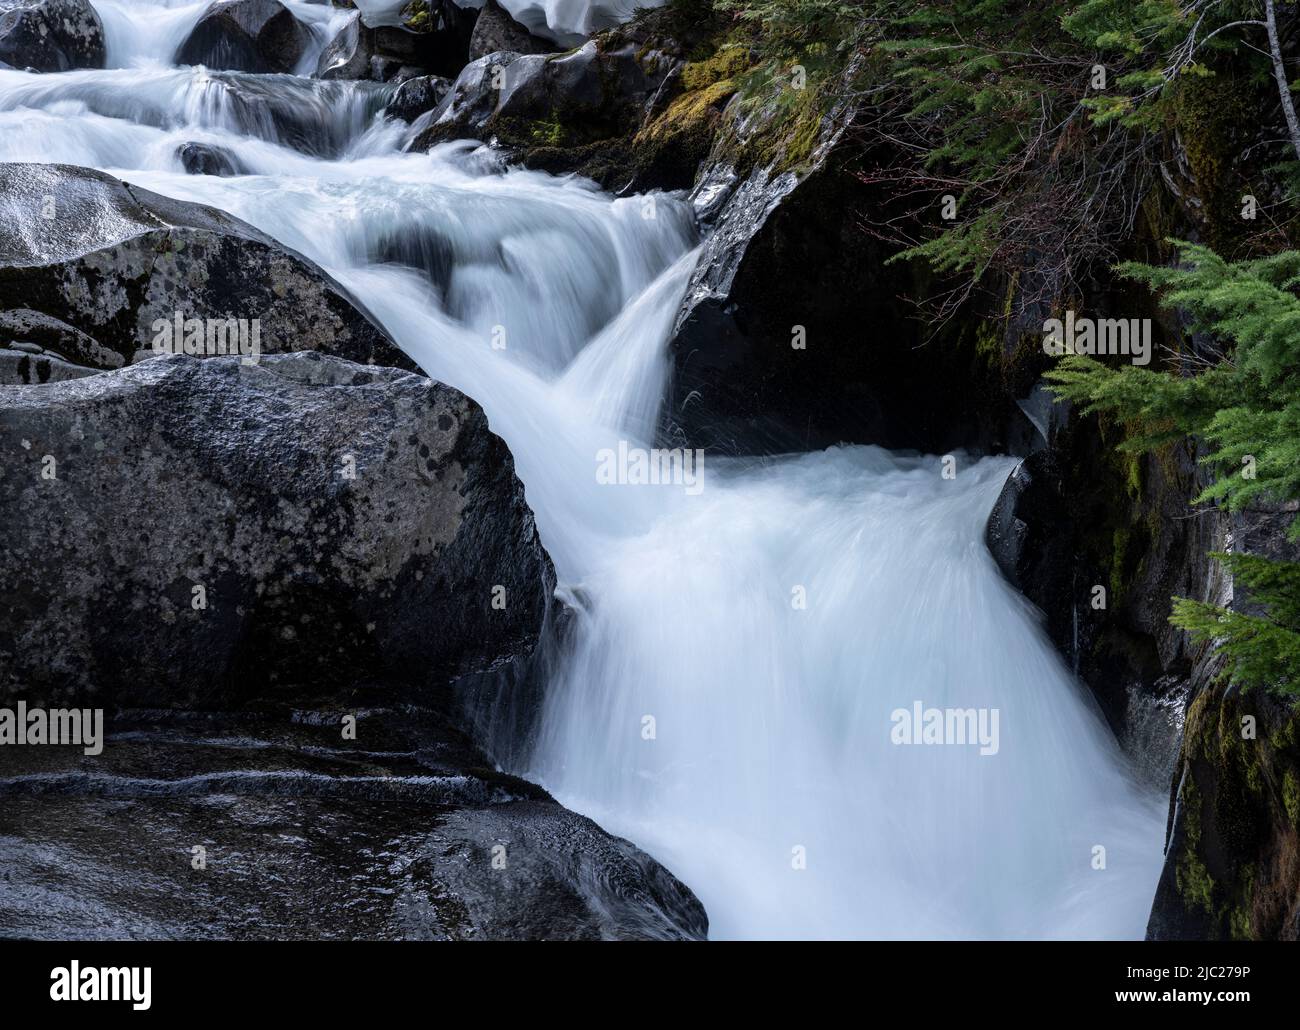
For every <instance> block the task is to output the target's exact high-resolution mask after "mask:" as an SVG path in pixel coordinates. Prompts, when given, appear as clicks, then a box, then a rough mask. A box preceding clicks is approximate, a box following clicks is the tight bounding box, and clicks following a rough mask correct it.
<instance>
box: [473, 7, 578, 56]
mask: <svg viewBox="0 0 1300 1030" xmlns="http://www.w3.org/2000/svg"><path fill="white" fill-rule="evenodd" d="M556 49H557V47H556V46H555V45H554V44H553V43H551V42H550V40H546V39H542V38H541V37H540V36H534V35H533V34H532V33H531V32H529V31H528V30H527V29H526V28H524V26H522V25H520V24H519V22H517V21H515V20H514V18H512V17H511V16H510V12H509V11H507V10H506V9H505V8H504V7H502V6H501V5H500V4H498V3H497V2H496V0H487V2H486V3H484V5H483V8H482V10H480V11H479V16H478V21H476V22H475V23H474V34H473V35H472V36H470V40H469V59H470V60H471V61H476V60H478V59H479V58H480V57H486V56H487V55H488V54H494V53H496V52H497V51H499V50H507V51H509V52H510V53H512V54H549V53H553V52H554V51H555V50H556Z"/></svg>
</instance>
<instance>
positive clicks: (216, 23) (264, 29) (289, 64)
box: [176, 0, 311, 73]
mask: <svg viewBox="0 0 1300 1030" xmlns="http://www.w3.org/2000/svg"><path fill="white" fill-rule="evenodd" d="M310 43H311V30H310V29H308V28H307V26H306V25H304V24H303V23H302V22H300V21H299V20H298V19H297V18H295V17H294V16H293V13H292V12H291V11H290V10H289V9H288V8H287V7H285V6H284V5H283V4H282V3H279V0H217V2H215V3H213V4H212V5H211V6H210V7H209V8H208V9H207V10H206V11H205V12H204V13H203V16H202V17H201V18H200V19H199V21H198V23H197V24H196V25H195V26H194V28H193V30H192V31H191V32H190V34H189V36H188V37H187V38H186V40H185V42H184V43H182V44H181V47H180V49H179V50H178V51H177V53H176V63H177V64H201V65H205V66H206V67H208V68H214V69H224V70H227V71H243V72H262V73H265V72H286V73H288V72H292V71H293V70H294V69H295V68H296V67H297V65H298V62H299V61H300V60H301V59H302V55H303V53H304V51H305V50H306V49H307V47H308V45H309V44H310Z"/></svg>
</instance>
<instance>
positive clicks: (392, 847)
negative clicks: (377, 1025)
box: [0, 708, 707, 940]
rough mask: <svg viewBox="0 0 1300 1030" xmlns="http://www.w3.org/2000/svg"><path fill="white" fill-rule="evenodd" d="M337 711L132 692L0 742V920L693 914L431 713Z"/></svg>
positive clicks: (23, 934)
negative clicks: (75, 732) (78, 716)
mask: <svg viewBox="0 0 1300 1030" xmlns="http://www.w3.org/2000/svg"><path fill="white" fill-rule="evenodd" d="M338 727H339V713H338V712H337V711H335V712H319V711H313V712H299V713H293V715H292V716H291V715H290V713H279V714H275V713H258V714H256V715H251V714H250V715H241V716H238V717H232V716H229V715H213V716H210V717H207V718H200V717H198V716H186V715H181V714H176V713H171V714H168V713H158V714H154V713H132V715H131V716H130V717H128V718H126V719H120V720H116V721H114V722H113V723H111V724H110V728H109V735H108V738H107V742H106V745H105V750H104V752H103V754H102V755H100V756H99V757H98V758H96V759H93V760H83V759H82V758H81V756H80V751H79V750H74V749H67V748H17V747H7V748H3V749H0V883H3V884H4V885H5V889H4V890H3V891H0V937H11V936H12V937H20V938H26V939H46V940H49V939H55V940H97V939H106V938H107V939H123V938H125V939H141V938H144V939H154V940H157V939H263V940H265V939H279V940H295V939H335V940H338V939H385V940H391V939H407V940H411V939H417V940H519V939H532V940H536V939H546V940H600V939H604V940H611V939H613V940H626V939H660V940H662V939H672V940H681V939H701V938H703V937H704V936H705V933H706V931H707V919H706V917H705V914H704V910H703V908H702V907H701V906H700V903H699V901H698V900H696V898H695V897H694V896H693V895H692V894H691V892H690V891H689V890H688V889H687V888H686V887H685V886H684V885H683V884H682V883H681V882H680V881H678V880H677V879H676V877H674V876H673V875H672V874H671V873H670V872H669V871H668V870H666V869H664V868H663V867H662V866H661V865H659V864H658V863H657V862H655V861H654V860H653V859H652V858H650V856H648V855H646V854H645V853H644V852H642V851H640V850H638V849H637V848H636V847H634V846H633V845H632V844H630V843H628V842H627V841H625V840H622V839H620V838H618V837H614V836H611V835H610V834H608V833H606V832H604V831H603V830H602V829H601V828H600V827H599V826H597V825H596V824H595V823H594V822H592V821H591V820H590V819H587V818H584V817H583V816H579V815H576V814H574V813H573V812H569V811H567V810H565V809H564V808H562V807H561V806H560V805H558V804H556V802H555V801H554V800H552V799H551V798H550V797H549V796H548V795H547V794H546V792H545V791H543V790H542V789H541V788H539V787H536V786H534V785H532V784H530V783H527V782H525V781H523V780H519V779H517V778H515V777H511V776H506V775H503V774H500V773H496V772H494V771H492V770H491V768H490V767H488V766H487V764H486V761H485V759H484V758H483V756H482V755H481V753H479V752H478V751H477V749H475V748H474V747H473V745H472V744H470V743H469V742H468V740H466V739H465V738H464V737H463V735H462V734H460V733H458V732H457V731H456V730H454V729H452V728H450V727H449V726H447V725H446V724H445V722H443V721H442V720H440V719H439V718H437V717H436V716H432V715H430V713H427V712H422V711H419V710H411V709H407V708H403V709H400V710H391V709H390V710H378V711H369V712H363V713H361V717H360V718H359V719H358V722H357V738H356V740H355V741H344V740H341V739H340V734H339V729H338ZM196 846H197V847H200V848H202V849H203V851H202V855H203V867H202V868H199V869H196V868H194V865H193V860H194V852H193V848H195V847H196ZM494 849H497V850H495V851H494ZM494 859H496V861H495V862H494ZM502 859H504V862H503V861H502ZM503 866H504V867H503Z"/></svg>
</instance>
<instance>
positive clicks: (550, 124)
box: [528, 119, 565, 147]
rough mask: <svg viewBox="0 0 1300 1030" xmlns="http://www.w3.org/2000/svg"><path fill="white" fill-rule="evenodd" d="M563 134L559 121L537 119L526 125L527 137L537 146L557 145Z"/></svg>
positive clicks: (562, 139)
mask: <svg viewBox="0 0 1300 1030" xmlns="http://www.w3.org/2000/svg"><path fill="white" fill-rule="evenodd" d="M564 136H565V133H564V126H562V125H561V124H560V123H559V122H554V121H545V120H540V119H539V120H538V121H535V122H533V123H532V124H531V125H530V126H529V127H528V138H529V139H530V140H532V142H533V143H535V144H536V145H537V146H539V147H558V146H560V145H561V144H562V143H563V142H564Z"/></svg>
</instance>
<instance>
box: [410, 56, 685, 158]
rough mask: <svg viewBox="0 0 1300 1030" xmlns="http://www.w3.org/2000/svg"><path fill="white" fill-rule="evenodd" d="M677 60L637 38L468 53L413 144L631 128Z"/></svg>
mask: <svg viewBox="0 0 1300 1030" xmlns="http://www.w3.org/2000/svg"><path fill="white" fill-rule="evenodd" d="M673 67H674V62H673V61H672V60H671V59H669V58H667V57H665V56H664V55H661V54H659V53H658V52H655V51H650V52H643V51H639V50H637V49H635V48H634V47H632V46H626V47H622V48H620V49H617V50H611V51H602V50H600V49H599V48H598V47H597V45H596V43H595V42H590V43H588V44H586V45H585V46H583V47H581V48H579V49H578V50H576V51H574V52H572V53H569V54H565V55H563V56H559V57H556V56H552V55H547V54H515V53H509V52H499V53H493V54H488V55H486V56H484V57H480V58H478V59H477V60H474V61H471V62H470V63H469V64H468V65H466V66H465V68H464V69H463V70H462V71H461V72H460V74H459V75H458V76H457V78H456V81H455V83H454V84H453V86H452V88H451V90H450V91H449V92H448V94H447V96H446V97H444V98H443V100H442V102H441V103H440V104H439V105H438V107H437V108H435V109H434V110H433V111H432V112H430V114H429V116H428V118H427V121H425V122H423V123H421V124H418V125H417V126H416V128H417V129H418V130H419V132H418V133H417V135H416V138H415V140H414V143H413V146H414V147H415V148H416V149H428V147H430V146H432V145H433V144H435V143H440V142H443V141H445V140H448V139H457V138H464V137H474V138H480V139H486V138H488V137H490V136H492V135H499V136H501V137H502V139H503V141H504V142H506V143H507V144H510V145H521V146H533V147H536V146H538V145H540V144H543V143H545V144H555V143H559V142H561V141H562V140H564V139H566V134H570V136H571V139H572V142H575V143H576V142H583V141H586V140H594V139H608V138H612V137H619V136H623V135H626V134H627V133H628V132H630V131H632V130H633V129H634V128H635V127H636V125H637V124H639V122H640V120H641V116H642V114H643V112H644V109H645V106H646V104H647V103H648V102H649V100H650V98H651V96H652V95H653V94H654V92H655V91H656V90H657V89H658V87H659V85H660V84H661V83H662V82H663V80H664V78H665V77H666V76H667V75H668V74H669V72H670V71H671V70H672V68H673Z"/></svg>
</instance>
